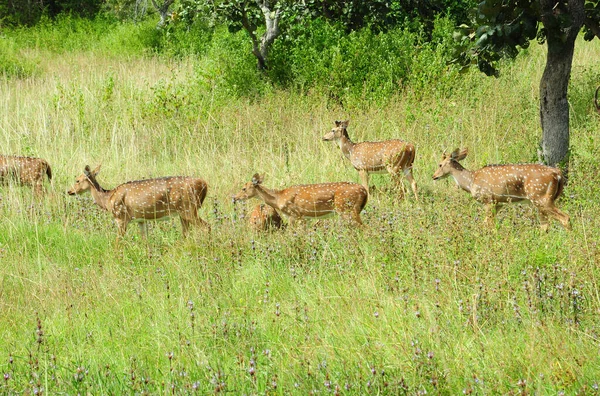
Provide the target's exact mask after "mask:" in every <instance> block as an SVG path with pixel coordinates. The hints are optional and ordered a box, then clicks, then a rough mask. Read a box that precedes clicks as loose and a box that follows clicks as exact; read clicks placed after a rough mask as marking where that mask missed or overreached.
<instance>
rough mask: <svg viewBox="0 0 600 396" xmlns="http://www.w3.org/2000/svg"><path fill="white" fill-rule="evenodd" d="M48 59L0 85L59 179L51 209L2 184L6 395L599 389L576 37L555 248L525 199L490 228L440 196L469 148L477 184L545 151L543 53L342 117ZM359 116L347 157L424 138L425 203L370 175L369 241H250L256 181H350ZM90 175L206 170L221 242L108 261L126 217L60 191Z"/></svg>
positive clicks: (333, 237)
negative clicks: (493, 75) (446, 169)
mask: <svg viewBox="0 0 600 396" xmlns="http://www.w3.org/2000/svg"><path fill="white" fill-rule="evenodd" d="M43 55H44V56H40V57H39V67H40V68H41V69H40V70H42V71H43V72H42V73H39V74H33V75H31V76H22V78H14V77H9V76H4V79H3V80H2V81H1V82H0V152H2V153H14V154H27V155H35V156H40V157H43V158H45V159H47V160H48V161H49V162H50V164H51V165H52V169H53V174H54V178H53V182H52V184H51V185H48V194H47V196H46V198H45V199H44V201H43V202H41V203H36V202H34V201H33V199H32V197H31V194H30V193H31V191H30V190H29V189H28V188H25V187H24V188H21V187H18V186H4V187H0V188H1V189H0V317H1V318H2V321H1V322H0V372H1V373H3V374H5V378H7V379H0V390H1V391H2V392H3V393H9V394H10V393H34V392H35V391H36V390H39V389H40V388H43V391H44V392H46V393H50V394H53V393H61V392H64V393H68V394H75V393H81V394H84V393H88V392H89V393H92V394H121V393H125V392H131V393H142V392H148V393H168V392H174V393H178V394H179V393H187V392H193V391H194V390H196V391H198V392H199V393H202V394H206V393H209V392H214V391H218V390H222V391H226V392H230V393H233V394H254V393H274V394H277V393H282V394H283V393H297V394H307V393H309V392H311V391H314V392H315V393H317V392H318V393H321V394H328V393H333V394H335V393H336V391H337V390H338V389H339V393H342V394H363V393H369V392H370V393H382V394H386V393H387V394H399V393H403V392H404V393H408V394H415V393H423V392H424V391H427V392H428V393H430V394H432V393H433V394H438V393H442V394H458V393H460V392H463V391H465V392H467V393H468V392H470V391H472V392H474V393H478V394H490V393H503V394H510V393H512V394H516V393H537V394H556V393H558V392H559V391H564V392H566V393H567V394H574V393H577V392H581V393H593V392H595V387H596V384H597V382H598V381H600V370H599V369H598V367H600V358H599V357H598V338H597V337H598V334H599V332H600V327H599V326H600V321H599V320H598V310H599V309H600V297H599V293H598V290H599V289H598V284H597V279H598V278H599V277H600V272H599V270H598V267H597V265H596V264H597V261H598V257H600V249H599V247H598V245H597V235H598V234H599V233H600V221H599V219H600V218H599V217H598V210H599V209H600V207H599V203H598V200H597V196H598V193H599V188H598V185H599V182H600V179H599V176H598V175H599V174H600V173H599V172H598V171H599V166H598V161H597V158H598V154H599V149H598V143H597V131H598V123H599V119H598V117H597V115H595V114H594V112H593V107H592V103H591V98H592V95H593V90H594V85H593V80H594V78H595V77H597V71H595V69H594V67H595V66H597V59H598V57H599V56H600V47H599V46H598V43H596V42H594V43H584V42H580V43H578V48H577V52H576V60H575V65H574V72H573V80H572V87H571V94H572V95H571V98H570V103H571V106H572V108H571V112H572V116H573V118H572V155H571V160H570V169H571V171H570V174H569V184H568V186H567V188H566V189H565V193H564V195H563V197H562V199H561V200H560V201H559V206H560V207H561V209H562V210H564V211H565V212H567V213H568V214H569V215H570V216H571V218H572V222H573V230H572V231H571V232H567V231H565V230H564V229H562V228H561V227H560V226H559V225H558V224H557V223H556V222H555V223H553V224H552V227H551V229H550V232H549V233H548V234H540V232H539V230H538V225H539V223H538V219H537V214H536V213H535V211H534V210H533V209H532V208H531V206H527V205H515V206H510V207H507V208H505V209H503V210H502V211H501V212H500V213H499V214H498V218H497V221H496V223H495V226H494V227H485V226H484V225H483V215H484V211H483V208H482V207H481V206H480V205H479V204H477V203H476V202H474V201H473V199H472V198H471V197H470V196H468V195H467V194H465V193H464V192H462V191H459V190H457V189H455V188H454V186H453V183H451V182H447V181H442V182H436V183H434V182H433V181H432V180H431V175H432V174H433V172H434V170H435V168H436V166H437V163H438V161H439V158H440V156H441V152H442V151H443V150H444V149H445V150H451V149H453V148H455V147H468V148H469V149H470V154H469V157H467V159H466V160H465V165H466V166H467V167H468V168H477V167H480V166H483V165H484V164H486V163H505V162H506V163H507V162H530V161H534V160H535V159H536V150H537V143H538V141H539V138H540V135H541V133H540V130H539V121H538V88H537V84H538V81H539V78H540V75H541V72H542V67H543V60H544V54H543V50H542V48H541V47H537V46H534V47H532V48H531V49H530V50H528V51H527V52H525V53H523V54H522V56H521V57H520V59H518V60H517V62H515V63H513V64H507V65H505V68H504V69H503V72H504V74H503V76H502V77H501V78H499V79H489V78H486V77H484V76H483V75H481V74H478V73H476V72H472V73H468V74H467V75H465V76H464V77H462V78H464V79H462V80H460V81H457V85H456V86H457V88H455V89H454V90H453V91H452V92H448V93H446V92H435V89H431V90H430V91H425V93H424V94H423V93H422V92H411V89H410V87H408V88H407V89H405V90H404V91H403V92H402V93H401V94H398V95H397V96H395V97H394V98H392V99H391V100H390V101H389V103H387V104H386V105H385V106H383V105H376V104H368V103H357V104H355V105H352V106H350V107H346V108H345V109H344V108H341V107H339V106H338V105H336V104H335V103H334V102H332V101H331V100H330V98H328V97H325V96H321V95H319V94H317V93H312V94H310V93H309V94H305V95H299V94H298V93H296V92H293V91H282V90H277V89H274V88H272V87H270V88H268V89H265V90H264V92H262V91H261V92H262V95H261V96H260V97H255V98H251V99H246V98H235V97H232V98H227V97H224V96H223V95H216V94H214V91H211V90H209V89H207V87H210V86H211V83H212V82H211V81H208V80H207V77H206V75H205V74H202V73H201V72H200V69H201V68H202V67H203V65H208V64H209V63H210V59H207V58H201V57H200V58H198V57H190V58H182V59H180V60H178V61H173V60H168V59H166V58H163V57H148V56H142V55H139V56H135V57H118V56H113V57H106V56H104V54H103V52H102V50H101V49H97V50H94V49H92V50H88V49H78V48H76V49H73V50H68V51H65V52H60V51H59V52H57V53H54V52H44V53H43ZM343 118H349V119H350V120H351V122H350V127H349V133H350V134H351V137H352V138H353V139H354V140H355V141H362V140H381V139H386V138H393V137H400V138H403V139H405V140H408V141H411V142H413V143H414V144H415V146H416V148H417V159H416V162H415V177H416V179H417V183H418V184H419V188H420V193H421V197H422V199H421V201H420V202H418V203H417V202H415V201H414V200H413V199H412V198H411V197H410V195H409V196H408V197H407V198H406V199H405V200H403V201H400V202H398V201H397V200H396V199H395V192H394V191H393V189H391V187H390V184H391V183H390V180H389V178H388V177H386V176H374V177H372V178H371V180H372V184H374V185H375V188H376V191H375V193H374V194H373V195H372V197H371V198H370V200H369V203H368V205H367V207H366V210H365V212H364V214H363V220H364V221H365V223H366V224H367V227H366V228H365V229H364V230H355V229H353V228H351V227H348V226H347V225H345V224H344V223H342V222H340V221H338V220H336V219H331V220H325V221H322V222H320V223H318V224H314V223H310V224H308V225H306V226H301V227H298V228H295V229H288V230H286V231H283V232H275V233H270V234H255V233H252V232H250V231H249V229H248V227H247V225H246V224H245V222H244V218H243V216H242V214H243V213H244V212H245V209H246V206H245V205H237V206H233V204H232V203H231V198H230V197H231V195H232V194H233V193H235V192H237V191H238V190H239V188H240V187H241V186H242V184H243V183H245V182H247V181H248V180H249V179H250V178H251V176H252V174H254V173H255V172H261V173H265V175H266V177H265V185H267V186H273V187H282V186H287V185H292V184H298V183H312V182H315V183H316V182H325V181H342V180H348V181H358V174H357V172H355V171H354V170H353V169H352V168H351V167H350V164H349V162H348V161H347V160H346V159H345V158H343V156H342V155H341V152H340V150H339V149H338V148H337V147H336V146H335V145H333V144H330V143H327V142H323V141H321V137H322V136H323V135H324V134H325V133H326V132H327V131H328V130H329V129H330V128H332V126H333V121H334V120H336V119H343ZM98 163H102V171H101V173H100V174H99V176H98V178H99V180H100V182H101V183H102V184H103V185H104V186H105V187H113V186H116V185H117V184H120V183H122V182H125V181H127V180H134V179H139V178H145V177H155V176H162V175H176V174H187V175H197V176H200V177H203V178H205V179H206V180H207V181H208V183H209V186H210V187H209V188H210V189H209V195H208V198H207V200H206V202H205V206H204V208H203V209H202V210H201V211H200V215H201V216H202V217H203V218H204V219H206V220H207V221H209V223H210V224H211V226H212V232H211V233H210V234H206V233H203V232H202V231H197V232H194V233H193V234H192V236H191V237H190V238H188V239H182V238H181V230H180V226H179V222H178V221H176V220H173V221H168V222H160V223H154V224H152V225H151V227H150V235H149V240H148V241H147V242H144V241H142V240H141V239H140V237H139V233H138V231H137V230H136V229H135V227H134V226H132V227H131V229H130V230H129V231H128V233H127V235H126V237H125V239H124V240H123V241H121V243H120V244H119V245H116V243H115V238H116V226H115V225H114V224H113V223H112V219H111V218H110V216H109V215H108V214H107V213H104V212H101V211H100V209H99V208H97V207H95V206H94V204H93V202H92V201H91V198H90V197H89V196H87V197H85V196H84V197H81V198H74V197H69V196H67V195H66V193H65V191H66V190H67V188H68V187H70V185H71V183H73V181H74V179H75V177H76V176H77V175H79V174H80V173H81V172H82V171H83V167H84V166H85V165H86V164H90V165H92V166H94V165H96V164H98ZM254 203H256V202H250V203H249V204H248V205H247V208H251V205H252V204H254Z"/></svg>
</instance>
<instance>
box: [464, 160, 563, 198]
mask: <svg viewBox="0 0 600 396" xmlns="http://www.w3.org/2000/svg"><path fill="white" fill-rule="evenodd" d="M563 185H564V178H563V177H562V173H561V171H560V170H559V169H557V168H552V167H549V166H545V165H538V164H521V165H490V166H486V167H483V168H481V169H479V170H477V171H475V172H473V184H472V187H471V194H473V196H474V197H475V198H479V199H483V200H493V201H496V202H515V201H521V200H529V201H532V202H537V201H539V200H541V199H551V201H554V200H555V199H556V198H558V197H559V196H560V194H561V192H562V188H563Z"/></svg>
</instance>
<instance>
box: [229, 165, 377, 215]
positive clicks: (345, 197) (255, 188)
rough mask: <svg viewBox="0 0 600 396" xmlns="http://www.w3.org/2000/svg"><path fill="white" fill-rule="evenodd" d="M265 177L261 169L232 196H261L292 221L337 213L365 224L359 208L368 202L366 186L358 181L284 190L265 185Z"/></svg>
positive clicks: (298, 186)
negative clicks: (260, 173)
mask: <svg viewBox="0 0 600 396" xmlns="http://www.w3.org/2000/svg"><path fill="white" fill-rule="evenodd" d="M262 182H263V177H262V176H259V175H258V173H257V174H255V175H254V176H253V177H252V181H250V182H248V183H246V184H245V185H244V187H243V188H242V190H241V191H240V192H239V193H238V194H237V195H235V196H234V197H233V199H234V201H244V200H247V199H250V198H253V197H258V198H259V199H262V200H263V201H264V202H265V203H266V204H267V205H269V206H272V207H273V208H274V209H275V210H277V211H279V212H281V213H283V214H284V215H286V216H288V218H289V221H290V223H292V224H293V223H295V222H296V221H298V220H301V219H303V218H319V217H327V216H330V215H333V214H335V213H337V214H339V215H340V216H341V217H342V218H345V219H350V220H352V221H354V222H355V223H357V224H359V225H362V224H363V222H362V220H361V218H360V212H361V211H362V210H363V208H364V207H365V205H366V204H367V198H368V195H369V194H368V193H367V190H365V188H364V187H363V186H361V185H360V184H356V183H347V182H339V183H321V184H301V185H297V186H292V187H288V188H286V189H284V190H273V189H269V188H266V187H264V186H263V184H262Z"/></svg>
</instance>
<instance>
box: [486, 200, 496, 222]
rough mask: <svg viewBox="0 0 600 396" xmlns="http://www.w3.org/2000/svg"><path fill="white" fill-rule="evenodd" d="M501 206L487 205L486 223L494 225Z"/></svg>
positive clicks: (494, 203) (491, 203)
mask: <svg viewBox="0 0 600 396" xmlns="http://www.w3.org/2000/svg"><path fill="white" fill-rule="evenodd" d="M498 208H499V205H498V204H497V203H496V202H490V203H487V204H485V223H486V224H488V225H493V224H494V217H496V213H497V212H498Z"/></svg>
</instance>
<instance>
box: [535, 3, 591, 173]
mask: <svg viewBox="0 0 600 396" xmlns="http://www.w3.org/2000/svg"><path fill="white" fill-rule="evenodd" d="M541 3H542V7H543V9H544V11H543V12H542V22H543V23H544V27H545V28H546V32H547V33H546V39H547V42H548V55H547V57H546V68H545V69H544V74H543V75H542V80H541V82H540V120H541V124H542V154H543V156H544V161H545V162H546V163H547V164H548V165H551V166H555V165H556V164H558V163H559V162H561V161H563V160H565V159H566V158H567V154H568V151H569V102H568V100H567V91H568V88H569V80H570V78H571V65H572V62H573V53H574V50H575V39H576V38H577V35H578V34H579V30H580V29H581V26H582V24H583V20H584V16H585V15H584V9H583V0H569V2H568V8H569V9H568V11H567V12H568V13H569V14H570V16H571V26H569V27H566V28H565V27H564V26H563V27H561V26H560V21H559V14H560V12H561V11H563V10H558V12H557V10H556V3H555V2H554V1H541ZM563 12H564V11H563Z"/></svg>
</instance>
